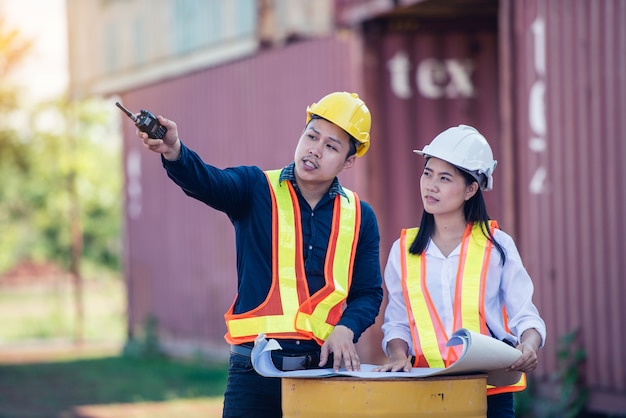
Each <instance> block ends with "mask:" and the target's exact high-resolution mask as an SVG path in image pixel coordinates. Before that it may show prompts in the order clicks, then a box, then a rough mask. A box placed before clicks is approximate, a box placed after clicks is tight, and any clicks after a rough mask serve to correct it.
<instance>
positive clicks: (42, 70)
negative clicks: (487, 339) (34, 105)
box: [0, 0, 68, 101]
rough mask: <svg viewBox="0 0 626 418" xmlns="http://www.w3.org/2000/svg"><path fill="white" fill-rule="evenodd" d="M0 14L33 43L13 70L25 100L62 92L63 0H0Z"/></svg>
mask: <svg viewBox="0 0 626 418" xmlns="http://www.w3.org/2000/svg"><path fill="white" fill-rule="evenodd" d="M0 15H2V17H3V18H4V19H5V23H6V24H7V26H8V28H11V29H17V30H19V31H20V33H21V34H22V36H23V37H25V38H26V39H29V40H31V41H32V42H33V47H32V49H31V53H30V54H29V56H28V58H26V59H25V60H24V62H23V64H22V66H21V67H20V68H19V70H18V71H16V74H15V77H14V78H15V81H16V83H18V84H19V85H21V86H24V88H25V89H26V100H29V101H39V100H46V99H51V98H54V97H58V96H59V95H61V94H63V93H65V91H66V90H67V84H68V64H67V24H66V22H67V19H66V12H65V0H19V1H18V0H0Z"/></svg>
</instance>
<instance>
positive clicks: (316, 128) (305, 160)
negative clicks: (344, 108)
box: [294, 119, 356, 183]
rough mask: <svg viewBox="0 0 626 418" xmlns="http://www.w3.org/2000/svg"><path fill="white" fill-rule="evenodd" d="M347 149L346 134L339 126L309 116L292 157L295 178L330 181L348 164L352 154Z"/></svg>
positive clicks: (348, 148)
mask: <svg viewBox="0 0 626 418" xmlns="http://www.w3.org/2000/svg"><path fill="white" fill-rule="evenodd" d="M349 151H350V137H349V135H348V134H347V133H346V132H345V131H344V130H343V129H341V128H340V127H338V126H337V125H335V124H334V123H331V122H328V121H327V120H324V119H313V120H311V121H310V122H309V124H308V125H307V127H306V128H305V130H304V132H303V133H302V136H301V137H300V141H299V142H298V146H297V147H296V152H295V156H294V161H295V163H296V167H295V174H296V179H297V180H298V181H304V182H316V183H325V182H331V181H332V180H333V179H334V178H335V176H337V174H339V172H341V171H342V170H344V169H347V168H350V167H352V164H354V160H355V158H356V156H355V155H352V156H350V157H349V158H346V156H347V155H348V152H349Z"/></svg>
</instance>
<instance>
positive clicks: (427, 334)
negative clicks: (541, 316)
mask: <svg viewBox="0 0 626 418" xmlns="http://www.w3.org/2000/svg"><path fill="white" fill-rule="evenodd" d="M497 227H498V224H497V222H496V221H490V228H491V231H492V232H493V231H494V229H495V228H497ZM418 230H419V228H411V229H403V230H402V232H401V234H400V257H401V260H400V261H401V263H400V265H401V268H402V292H403V294H404V300H405V303H406V306H407V314H408V320H409V325H410V328H411V336H412V339H413V346H414V347H415V353H416V359H415V362H414V365H413V366H414V367H431V368H444V367H448V366H450V364H452V363H454V362H455V361H456V360H458V358H459V355H460V354H461V352H460V351H461V350H462V346H458V345H457V346H452V347H446V343H447V342H448V340H449V336H448V335H447V333H446V331H445V329H444V327H443V324H442V323H441V319H440V318H439V314H438V313H437V311H436V309H435V305H434V304H433V301H432V299H431V296H430V293H429V292H428V288H427V287H426V258H425V257H421V256H420V255H415V254H411V253H410V252H409V249H410V246H411V243H412V242H413V240H414V239H415V237H416V236H417V233H418ZM492 248H493V244H492V242H491V241H489V240H488V239H487V237H486V236H485V234H484V233H483V231H482V230H481V226H480V225H479V224H475V225H472V224H468V226H467V228H466V229H465V232H464V234H463V238H462V242H461V254H460V260H459V266H458V270H457V275H456V288H455V294H454V326H453V329H454V330H457V329H459V328H467V329H469V330H472V331H474V332H480V333H481V334H484V335H491V334H490V332H489V331H488V328H487V321H486V317H485V287H486V278H487V269H488V268H489V258H490V256H491V250H492ZM502 314H503V319H504V323H505V327H506V324H507V317H506V310H505V309H504V308H503V309H502ZM525 388H526V376H525V374H522V377H521V379H520V380H519V381H518V382H517V383H516V384H514V385H511V386H499V387H494V386H490V385H487V394H488V395H493V394H496V393H504V392H517V391H522V390H524V389H525Z"/></svg>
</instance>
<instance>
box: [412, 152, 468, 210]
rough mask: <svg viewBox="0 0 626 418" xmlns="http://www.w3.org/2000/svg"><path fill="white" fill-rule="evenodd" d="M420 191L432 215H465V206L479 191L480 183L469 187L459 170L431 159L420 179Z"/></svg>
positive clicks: (446, 163) (443, 162) (423, 201)
mask: <svg viewBox="0 0 626 418" xmlns="http://www.w3.org/2000/svg"><path fill="white" fill-rule="evenodd" d="M420 191H421V194H422V203H423V204H424V210H425V211H426V212H428V213H430V214H432V215H447V214H453V213H457V212H460V213H461V214H463V206H464V205H465V202H466V201H468V200H469V199H471V198H472V196H474V195H475V194H476V192H477V191H478V183H477V182H472V183H471V184H469V185H468V184H467V182H466V180H465V176H464V175H463V173H462V172H461V171H460V170H459V169H458V168H456V167H455V166H453V165H452V164H450V163H448V162H446V161H444V160H440V159H439V158H435V157H431V158H429V159H428V161H427V162H426V166H425V167H424V172H423V173H422V177H421V178H420Z"/></svg>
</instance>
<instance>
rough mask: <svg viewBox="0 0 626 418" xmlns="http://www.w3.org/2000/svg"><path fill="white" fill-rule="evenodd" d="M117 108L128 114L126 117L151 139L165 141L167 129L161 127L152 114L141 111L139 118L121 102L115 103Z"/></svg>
mask: <svg viewBox="0 0 626 418" xmlns="http://www.w3.org/2000/svg"><path fill="white" fill-rule="evenodd" d="M115 106H117V107H119V108H120V109H122V112H124V113H126V116H128V117H129V118H131V119H132V120H133V122H135V126H136V127H137V129H139V130H140V131H141V132H145V133H147V134H148V136H149V137H150V138H154V139H163V137H164V136H165V133H166V132H167V128H166V127H165V126H163V125H161V124H160V123H159V121H158V119H157V118H156V116H154V115H153V114H152V113H150V112H148V111H147V110H143V109H141V112H140V114H139V116H135V115H134V114H133V113H132V112H131V111H130V110H128V109H126V108H125V107H124V106H122V104H121V103H120V102H115Z"/></svg>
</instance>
